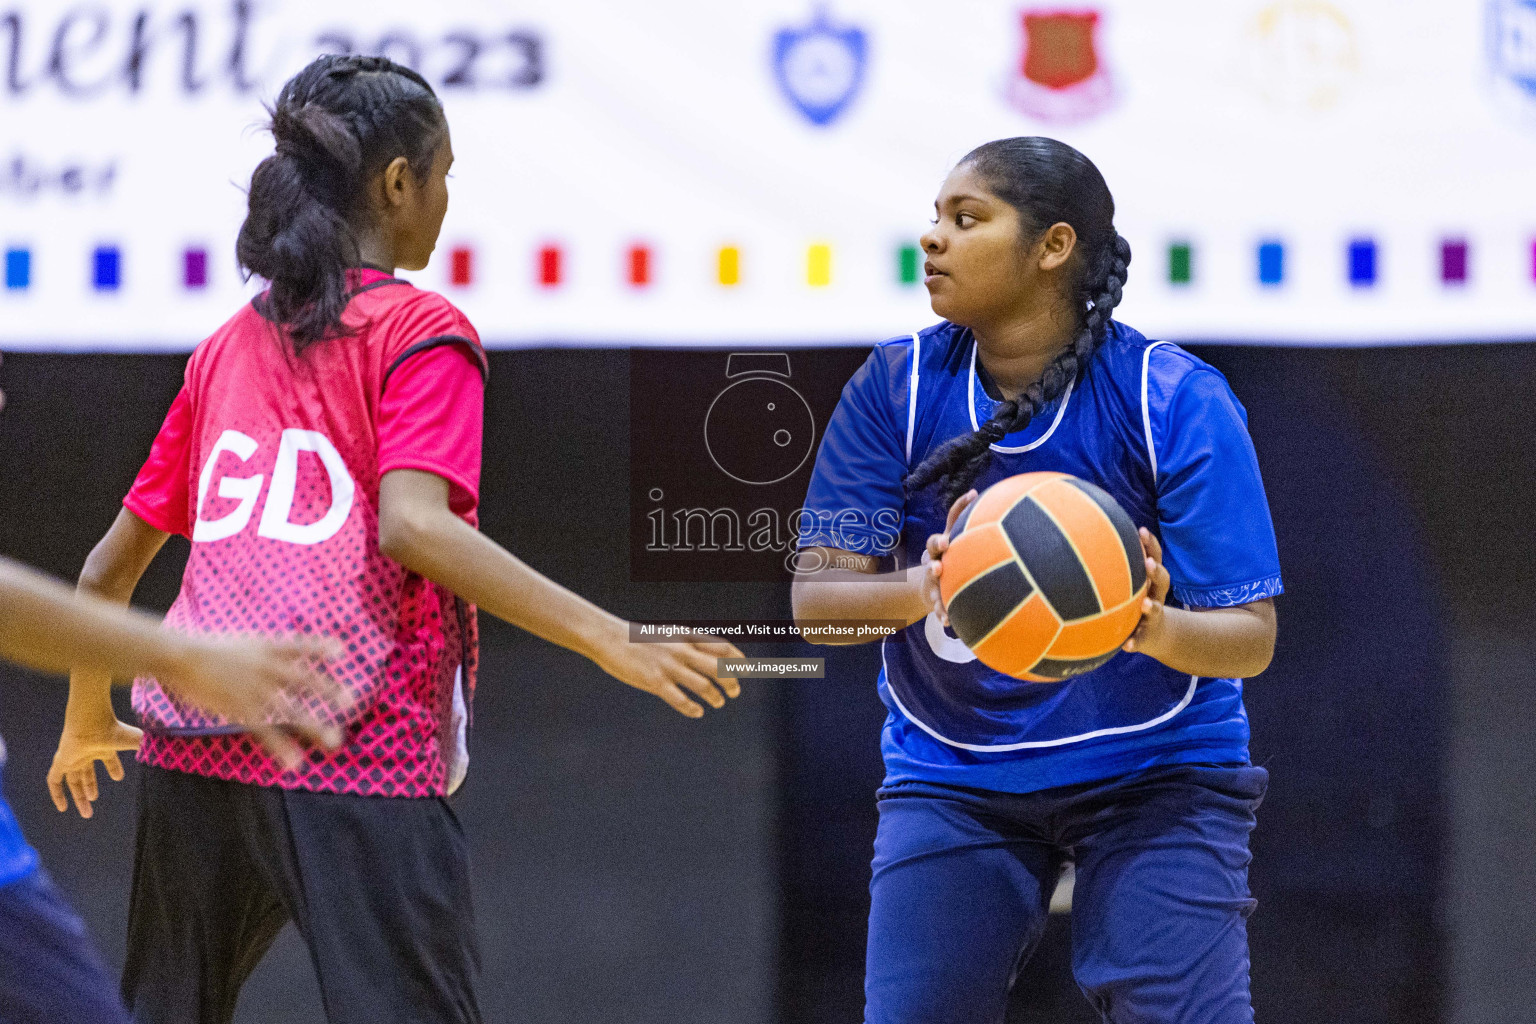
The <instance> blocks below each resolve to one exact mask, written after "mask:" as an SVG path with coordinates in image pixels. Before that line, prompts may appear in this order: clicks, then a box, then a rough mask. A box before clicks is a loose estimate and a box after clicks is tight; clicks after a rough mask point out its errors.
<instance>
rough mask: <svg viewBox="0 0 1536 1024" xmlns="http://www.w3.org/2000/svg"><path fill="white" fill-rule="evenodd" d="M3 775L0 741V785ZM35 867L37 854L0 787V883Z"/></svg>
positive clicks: (3, 756)
mask: <svg viewBox="0 0 1536 1024" xmlns="http://www.w3.org/2000/svg"><path fill="white" fill-rule="evenodd" d="M4 775H5V743H4V741H0V785H3V783H4V781H5V780H4ZM36 867H37V854H36V853H34V852H33V851H32V848H31V847H30V846H28V845H27V840H26V839H25V838H24V837H23V836H22V834H21V824H20V823H19V822H18V821H17V820H16V815H14V814H12V813H11V805H10V804H8V803H6V802H5V793H4V790H3V788H0V885H9V884H10V883H12V882H15V881H18V880H20V879H22V878H25V877H26V876H27V875H30V874H31V873H32V872H33V870H34V869H35V868H36Z"/></svg>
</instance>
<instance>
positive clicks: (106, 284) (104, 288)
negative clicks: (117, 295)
mask: <svg viewBox="0 0 1536 1024" xmlns="http://www.w3.org/2000/svg"><path fill="white" fill-rule="evenodd" d="M122 265H123V256H122V253H121V252H119V251H118V248H117V246H115V245H99V246H97V247H96V255H95V260H94V273H93V275H92V280H93V281H94V283H95V285H96V290H97V291H99V292H115V291H117V288H118V285H120V284H121V283H122Z"/></svg>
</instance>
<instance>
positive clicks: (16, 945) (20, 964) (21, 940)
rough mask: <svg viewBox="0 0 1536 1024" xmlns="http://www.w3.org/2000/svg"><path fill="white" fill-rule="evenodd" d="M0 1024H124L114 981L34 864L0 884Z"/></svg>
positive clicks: (81, 924)
mask: <svg viewBox="0 0 1536 1024" xmlns="http://www.w3.org/2000/svg"><path fill="white" fill-rule="evenodd" d="M0 1022H3V1024H128V1013H127V1011H126V1010H124V1009H123V1004H122V1003H121V1002H119V1001H118V997H117V979H116V978H115V977H113V976H112V975H110V974H108V973H107V969H106V967H105V965H103V964H102V962H101V957H100V956H99V955H98V954H97V952H96V947H95V944H94V943H92V942H91V938H90V936H89V935H87V934H86V931H85V922H83V921H81V920H80V918H79V916H78V915H76V914H75V912H74V911H73V910H71V909H70V907H69V904H67V903H65V902H64V897H63V896H61V895H59V891H58V889H56V888H55V887H54V885H53V883H52V882H51V881H49V879H48V876H47V875H46V874H44V873H43V871H42V870H41V869H38V870H36V871H33V872H32V873H31V874H30V875H27V876H26V877H25V878H22V879H18V880H17V881H14V882H11V883H10V884H9V885H5V886H0Z"/></svg>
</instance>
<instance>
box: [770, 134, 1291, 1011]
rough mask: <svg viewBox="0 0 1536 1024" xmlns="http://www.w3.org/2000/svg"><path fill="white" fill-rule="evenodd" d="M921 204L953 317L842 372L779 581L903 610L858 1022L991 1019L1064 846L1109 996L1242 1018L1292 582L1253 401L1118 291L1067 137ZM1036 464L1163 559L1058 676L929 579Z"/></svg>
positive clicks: (827, 598) (1102, 209)
mask: <svg viewBox="0 0 1536 1024" xmlns="http://www.w3.org/2000/svg"><path fill="white" fill-rule="evenodd" d="M936 209H937V215H938V216H937V219H936V220H935V221H934V226H933V227H932V229H931V230H929V231H928V232H927V233H926V234H925V235H924V236H923V239H922V244H923V249H924V252H925V253H926V256H927V262H926V264H925V268H924V269H925V284H926V285H927V287H928V290H929V293H930V296H931V299H932V304H933V310H934V312H935V313H937V314H938V315H939V316H941V317H943V318H944V321H943V322H941V323H939V324H937V325H935V326H933V327H929V328H927V329H925V330H921V331H918V332H917V333H915V334H912V335H910V336H907V337H902V338H895V339H892V340H890V341H886V342H883V343H882V344H880V345H879V346H877V347H876V349H875V351H874V352H873V353H872V354H871V356H870V358H869V360H868V361H867V362H866V363H865V364H864V366H863V367H862V368H861V369H860V370H859V372H858V373H857V374H855V375H854V377H853V379H852V380H851V381H849V382H848V385H847V386H846V387H845V388H844V389H843V394H842V398H841V400H840V402H839V404H838V407H837V410H836V412H835V413H834V414H833V417H832V420H831V422H830V423H829V424H828V426H827V430H826V434H825V436H824V438H823V440H822V444H821V448H820V451H819V453H818V455H817V461H816V469H815V473H814V474H813V476H812V479H811V484H810V489H809V494H808V495H807V498H806V509H807V513H808V514H806V515H804V516H802V523H803V524H804V525H803V528H802V530H801V535H800V541H799V542H800V547H801V549H802V554H801V556H800V559H801V564H802V574H801V575H800V576H799V577H798V578H797V581H796V583H795V587H794V603H795V614H796V617H797V619H799V620H800V621H801V622H802V623H803V624H807V625H809V624H813V623H817V622H826V621H844V622H846V621H875V620H882V621H895V622H900V623H904V624H905V628H903V629H901V630H900V631H899V632H897V633H896V634H895V635H893V636H890V637H888V638H887V639H885V640H883V641H882V663H883V668H882V671H881V673H880V678H879V681H878V686H879V692H880V696H881V699H882V700H884V701H885V704H886V706H887V708H888V709H889V712H890V713H889V715H888V717H887V720H886V724H885V729H884V734H883V736H882V751H883V754H884V758H885V764H886V778H885V784H884V786H883V787H882V789H881V791H880V794H879V808H880V826H879V832H878V835H877V838H876V840H875V857H874V874H873V880H872V882H871V897H872V905H871V910H870V926H869V946H868V962H867V971H866V982H865V991H866V1016H865V1020H866V1024H950V1022H953V1024H978V1022H1001V1021H1002V1019H1003V1016H1004V1013H1005V1010H1006V1005H1007V1000H1008V992H1009V989H1010V987H1011V985H1012V980H1013V978H1014V976H1015V974H1016V972H1017V969H1018V967H1019V965H1020V964H1021V963H1022V962H1023V961H1024V960H1025V959H1026V958H1027V957H1028V956H1029V954H1030V952H1031V950H1032V949H1033V947H1034V944H1035V943H1036V942H1037V941H1038V939H1039V937H1040V934H1041V932H1042V931H1043V929H1044V925H1045V920H1046V914H1047V912H1048V906H1049V902H1050V898H1051V895H1052V892H1053V890H1054V889H1055V886H1056V882H1057V879H1058V877H1059V876H1060V874H1061V872H1062V870H1063V868H1064V866H1065V865H1066V864H1068V863H1070V864H1072V865H1074V867H1075V878H1076V882H1075V892H1074V897H1073V910H1072V913H1073V920H1072V924H1073V967H1074V973H1075V975H1076V978H1077V981H1078V983H1079V985H1080V986H1081V987H1082V989H1083V991H1084V993H1085V994H1086V995H1087V996H1088V998H1089V999H1090V1000H1091V1001H1093V1003H1094V1004H1095V1005H1096V1006H1097V1007H1098V1008H1099V1010H1100V1011H1101V1013H1103V1015H1104V1019H1105V1020H1106V1021H1137V1022H1169V1024H1172V1022H1175V1021H1178V1022H1188V1021H1197V1020H1198V1021H1202V1022H1210V1024H1238V1022H1250V1021H1252V1019H1253V1011H1252V1008H1251V1004H1250V1000H1249V987H1248V942H1247V932H1246V924H1245V922H1246V919H1247V917H1248V914H1249V913H1250V912H1251V910H1252V908H1253V900H1252V899H1251V897H1250V896H1249V892H1248V882H1247V868H1248V862H1249V852H1248V835H1249V832H1250V831H1251V830H1252V828H1253V825H1254V812H1255V810H1256V808H1257V807H1258V804H1259V801H1260V799H1261V798H1262V796H1263V793H1264V788H1265V783H1266V779H1267V776H1266V773H1265V772H1264V770H1263V769H1261V768H1257V767H1254V766H1252V765H1251V764H1250V763H1249V760H1248V719H1247V715H1246V713H1245V712H1244V710H1243V702H1242V685H1243V684H1242V680H1243V679H1245V678H1248V677H1251V676H1255V675H1257V674H1259V673H1260V672H1262V671H1263V670H1264V668H1265V667H1266V666H1267V665H1268V664H1269V660H1270V657H1271V655H1272V653H1273V650H1274V641H1275V612H1274V605H1273V598H1274V597H1275V596H1276V595H1278V594H1280V593H1281V590H1282V587H1281V581H1280V567H1279V559H1278V555H1277V553H1276V548H1275V538H1274V531H1273V528H1272V526H1271V523H1270V517H1269V509H1268V506H1267V504H1266V501H1265V497H1264V488H1263V483H1262V481H1261V479H1260V475H1259V468H1258V462H1257V459H1256V457H1255V455H1254V450H1253V444H1252V442H1251V441H1250V439H1249V437H1248V432H1247V420H1246V414H1245V412H1244V410H1243V407H1242V405H1241V404H1240V403H1239V402H1238V401H1237V399H1236V397H1235V396H1234V395H1233V394H1232V391H1231V389H1230V388H1229V387H1228V386H1227V382H1226V380H1225V379H1224V378H1223V377H1222V375H1221V374H1220V373H1219V372H1217V371H1216V370H1215V369H1213V368H1212V367H1210V366H1208V365H1207V364H1205V363H1204V362H1202V361H1201V360H1199V359H1197V358H1195V357H1194V356H1192V355H1190V354H1189V353H1187V352H1185V351H1183V350H1182V349H1180V348H1179V347H1178V346H1176V345H1173V344H1170V343H1168V342H1162V341H1149V340H1148V339H1147V338H1145V337H1143V336H1142V335H1141V334H1140V333H1138V332H1137V331H1135V330H1133V329H1131V328H1129V327H1127V326H1125V325H1123V324H1120V323H1118V322H1116V321H1114V320H1112V319H1111V314H1112V311H1113V310H1114V307H1115V306H1116V304H1117V303H1118V302H1119V301H1120V297H1121V289H1122V288H1123V286H1124V284H1125V280H1126V268H1127V265H1128V264H1129V263H1130V257H1131V252H1130V246H1129V244H1128V243H1127V242H1126V241H1125V239H1124V238H1122V237H1120V235H1119V234H1118V233H1117V232H1116V231H1115V228H1114V200H1113V199H1112V198H1111V196H1110V192H1109V189H1108V186H1107V185H1106V184H1105V182H1104V179H1103V177H1102V176H1101V175H1100V173H1099V171H1098V169H1097V168H1096V167H1095V166H1094V165H1093V163H1092V162H1091V161H1089V160H1088V159H1087V158H1086V157H1085V156H1083V155H1082V154H1081V153H1079V152H1077V151H1076V150H1074V149H1072V148H1071V147H1070V146H1066V145H1064V144H1062V143H1060V142H1056V141H1054V140H1051V139H1043V138H1019V139H1005V140H1001V141H998V142H992V143H988V144H986V145H984V146H981V147H980V148H978V149H976V150H975V151H973V152H972V153H970V154H969V155H967V156H966V157H965V158H964V159H963V160H962V161H961V162H960V163H959V164H958V165H957V166H956V167H955V169H954V171H952V172H951V173H950V175H949V177H948V178H947V179H946V180H945V182H944V185H943V187H942V189H941V191H940V194H939V197H938V201H937V203H936ZM1037 470H1054V471H1059V472H1065V473H1070V474H1072V475H1074V476H1077V477H1080V478H1082V479H1084V480H1087V481H1089V482H1091V483H1094V484H1096V485H1098V486H1099V487H1101V488H1103V489H1104V490H1105V491H1107V492H1109V493H1110V494H1111V495H1113V496H1114V498H1115V499H1116V500H1117V501H1118V502H1119V503H1120V504H1121V506H1122V507H1123V508H1124V509H1125V510H1126V512H1127V513H1128V514H1129V515H1130V517H1131V519H1132V520H1133V521H1134V522H1135V523H1136V525H1137V526H1138V528H1140V532H1141V538H1142V545H1143V548H1144V553H1145V555H1146V560H1147V570H1148V574H1149V576H1150V577H1151V579H1152V586H1151V589H1150V592H1149V594H1148V596H1147V599H1146V601H1145V602H1144V606H1143V615H1142V620H1141V623H1140V625H1139V626H1138V628H1137V630H1136V633H1135V634H1133V636H1132V637H1131V639H1130V640H1129V641H1127V643H1126V645H1125V649H1124V651H1123V652H1122V653H1120V654H1118V655H1117V656H1115V657H1114V658H1112V659H1111V660H1110V661H1108V662H1107V663H1105V664H1102V665H1101V666H1100V667H1097V668H1093V669H1091V670H1089V671H1086V672H1084V673H1082V674H1080V675H1076V676H1073V677H1071V678H1068V679H1066V680H1065V681H1062V682H1057V683H1031V682H1023V681H1020V680H1018V679H1015V678H1012V677H1010V676H1006V675H1003V674H1001V673H999V672H996V671H994V670H992V669H990V668H988V667H986V666H985V665H983V664H981V663H980V662H979V661H977V660H976V658H975V656H974V655H973V654H972V653H971V652H970V650H969V649H967V648H966V647H965V645H964V644H962V643H961V642H960V641H959V639H957V638H956V637H955V635H954V634H953V632H952V631H950V630H949V629H948V626H947V622H946V620H945V618H944V613H943V608H942V606H941V604H940V602H939V601H938V599H937V580H938V577H939V575H940V574H941V573H942V572H943V555H944V551H945V549H946V548H947V541H946V539H945V537H944V534H945V533H946V531H947V528H948V527H949V526H950V525H951V524H952V523H953V522H954V520H955V518H956V517H957V516H958V515H959V514H960V512H961V511H963V510H964V508H965V507H966V506H967V505H968V504H969V503H970V502H971V501H973V500H974V498H975V494H976V492H977V491H978V490H984V489H985V488H986V487H988V486H989V485H991V484H993V483H995V482H997V481H998V480H1001V479H1003V478H1005V477H1009V476H1013V475H1015V474H1018V473H1026V472H1032V471H1037ZM893 566H894V568H893ZM833 567H835V568H833Z"/></svg>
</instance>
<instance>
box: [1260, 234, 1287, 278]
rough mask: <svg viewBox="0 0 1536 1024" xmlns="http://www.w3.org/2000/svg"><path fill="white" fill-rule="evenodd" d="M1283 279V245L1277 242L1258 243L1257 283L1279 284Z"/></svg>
mask: <svg viewBox="0 0 1536 1024" xmlns="http://www.w3.org/2000/svg"><path fill="white" fill-rule="evenodd" d="M1284 280H1285V246H1284V245H1282V244H1281V243H1279V242H1260V243H1259V283H1260V284H1279V283H1280V282H1281V281H1284Z"/></svg>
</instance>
